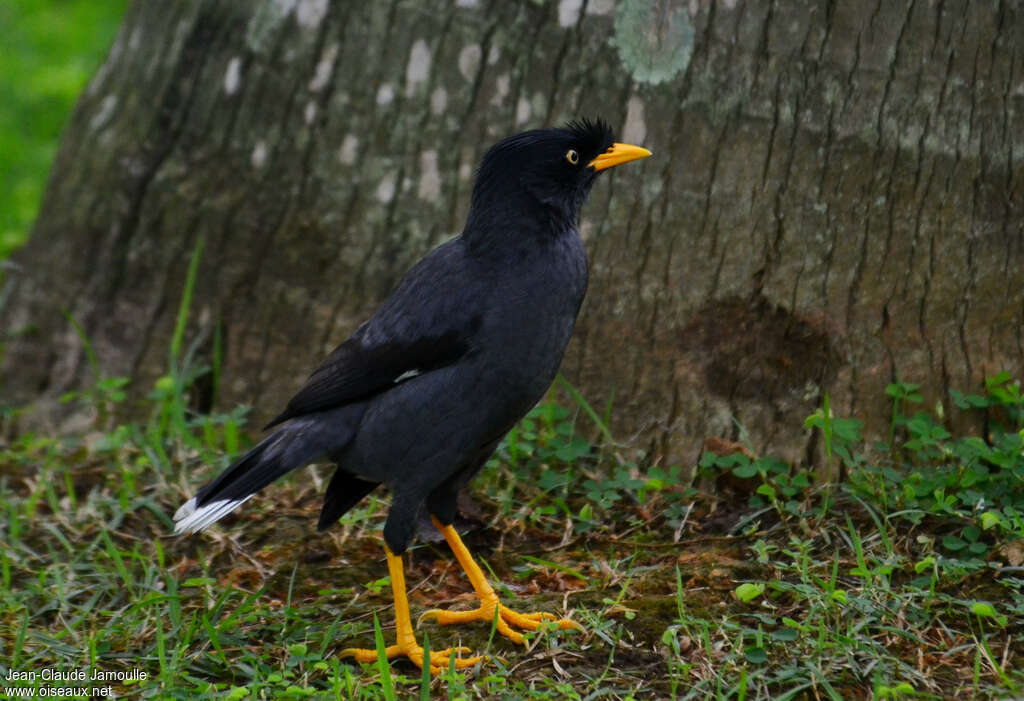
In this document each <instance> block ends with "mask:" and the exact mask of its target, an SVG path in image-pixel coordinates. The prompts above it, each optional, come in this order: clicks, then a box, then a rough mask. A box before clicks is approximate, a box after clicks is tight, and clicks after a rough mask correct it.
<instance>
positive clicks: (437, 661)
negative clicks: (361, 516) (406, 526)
mask: <svg viewBox="0 0 1024 701" xmlns="http://www.w3.org/2000/svg"><path fill="white" fill-rule="evenodd" d="M384 552H385V553H386V554H387V558H388V573H389V574H390V575H391V590H392V592H393V593H394V597H395V628H396V629H397V633H396V638H397V642H396V644H395V645H390V646H388V648H387V650H386V654H387V658H388V659H389V660H390V659H394V658H395V657H408V658H409V659H410V660H412V661H413V663H415V664H416V666H417V667H420V668H421V669H422V668H423V648H422V647H420V644H419V643H417V642H416V635H415V634H414V633H413V631H412V618H411V617H410V616H409V599H408V597H407V596H406V593H405V570H404V568H403V567H402V557H401V556H400V555H395V554H394V553H393V552H391V549H390V548H389V547H388V546H387V545H385V546H384ZM461 652H469V648H465V647H460V648H447V649H445V650H438V651H436V652H434V651H431V653H430V660H429V661H428V664H429V665H430V671H431V673H433V674H438V673H440V672H441V670H442V669H444V668H447V667H448V663H449V658H450V657H451V656H452V654H453V653H456V654H457V653H461ZM341 657H354V658H355V659H356V661H357V662H375V661H376V660H377V651H376V650H370V649H367V648H355V647H350V648H348V649H346V650H342V651H341ZM482 659H483V657H456V659H455V667H456V669H462V668H464V667H472V666H473V665H475V664H476V663H477V662H479V661H480V660H482Z"/></svg>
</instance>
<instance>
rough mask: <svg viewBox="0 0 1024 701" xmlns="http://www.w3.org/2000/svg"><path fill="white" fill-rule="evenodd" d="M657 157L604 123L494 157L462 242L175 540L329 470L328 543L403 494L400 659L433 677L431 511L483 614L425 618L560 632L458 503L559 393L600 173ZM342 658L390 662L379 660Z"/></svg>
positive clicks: (409, 277) (374, 324)
mask: <svg viewBox="0 0 1024 701" xmlns="http://www.w3.org/2000/svg"><path fill="white" fill-rule="evenodd" d="M649 155H651V152H650V151H648V150H647V149H644V148H641V147H639V146H630V145H628V144H621V143H615V141H614V137H613V134H612V130H611V128H610V127H609V126H608V125H607V124H606V123H604V122H602V121H600V120H598V121H588V120H583V121H577V122H571V123H569V124H568V125H566V126H565V127H564V128H561V129H539V130H534V131H527V132H524V133H521V134H516V135H515V136H511V137H509V138H507V139H505V140H503V141H501V142H499V143H498V144H496V145H495V146H493V147H492V148H491V149H490V150H489V151H488V152H487V154H486V155H485V156H484V159H483V162H482V163H481V165H480V169H479V171H478V172H477V178H476V184H475V186H474V188H473V195H472V201H471V204H470V209H469V216H468V218H467V220H466V226H465V228H464V229H463V231H462V234H461V235H460V236H458V237H456V238H454V239H452V240H450V241H448V242H447V243H444V244H442V245H441V246H439V247H438V248H436V249H434V250H433V251H432V252H431V253H430V254H428V255H427V256H426V257H425V258H423V260H421V261H420V262H419V263H417V264H416V265H415V266H413V268H412V269H411V270H410V271H409V272H408V273H407V274H406V276H405V278H404V279H403V280H402V281H401V282H400V283H399V285H398V287H397V288H396V289H395V290H394V292H392V294H391V296H390V297H389V298H388V299H387V300H385V301H384V303H383V304H382V305H381V307H380V308H379V309H378V310H377V312H376V313H375V314H374V315H373V316H372V317H371V318H370V319H369V320H368V321H366V322H365V323H364V324H363V325H362V326H360V327H359V328H358V329H356V331H355V333H353V334H352V336H351V337H350V338H349V339H348V340H347V341H345V342H344V343H342V344H341V345H340V346H338V347H337V348H336V349H335V350H334V351H333V352H332V353H331V354H330V355H329V356H328V357H327V359H326V360H325V361H324V362H323V364H322V365H321V366H320V367H319V368H317V370H316V371H315V372H314V373H313V374H312V375H311V376H310V378H309V380H308V381H307V382H306V385H305V386H304V387H303V388H302V389H300V390H299V392H298V394H296V395H295V396H294V397H293V398H292V400H291V401H290V402H288V406H287V407H285V410H284V411H283V412H281V413H280V414H279V415H278V416H277V418H275V419H274V420H273V421H271V422H270V424H268V425H267V427H266V428H270V427H277V429H276V430H275V431H274V432H273V433H272V434H270V435H269V436H268V437H267V438H265V439H264V440H263V441H262V442H261V443H259V444H258V445H256V446H255V447H254V448H253V449H252V450H250V451H249V452H248V453H246V454H245V455H243V456H242V457H241V458H239V459H238V460H237V461H236V462H235V463H234V464H232V465H231V466H230V467H228V468H227V469H226V470H225V471H224V472H223V473H221V474H220V475H219V476H218V477H217V478H216V479H214V480H213V481H212V482H210V483H209V484H207V485H206V486H204V487H203V488H202V489H200V490H199V491H198V492H197V493H196V495H195V496H194V497H192V498H191V499H190V500H188V502H186V503H185V504H184V505H183V506H182V507H181V508H180V509H178V511H177V513H175V514H174V520H175V533H185V532H196V531H200V530H203V529H204V528H206V527H207V526H209V525H210V524H212V523H214V522H215V521H217V520H218V519H220V518H221V517H223V516H225V515H226V514H228V513H230V512H231V511H233V510H234V509H236V508H237V507H238V506H240V505H241V504H242V503H244V502H245V501H246V500H247V499H249V498H250V497H252V495H253V494H255V493H256V492H257V491H259V490H260V489H262V488H263V487H265V486H267V485H268V484H270V483H271V482H273V481H274V480H276V479H278V478H279V477H281V476H282V475H284V474H285V473H287V472H289V471H291V470H294V469H295V468H297V467H301V466H303V465H305V464H307V463H309V462H312V461H314V460H318V459H324V458H326V459H329V460H330V461H332V462H335V463H337V465H338V467H337V469H336V470H335V472H334V475H333V477H332V478H331V482H330V484H329V485H328V487H327V493H326V495H325V496H324V505H323V510H322V511H321V512H320V523H319V528H320V529H321V530H323V529H326V528H328V527H330V526H331V525H332V524H333V523H335V522H336V521H337V520H338V519H339V518H340V517H341V515H342V514H344V513H345V512H346V511H348V510H349V509H351V508H352V507H353V506H354V505H355V504H356V503H358V502H359V501H360V500H361V499H362V498H363V497H365V496H366V495H367V494H369V493H370V492H371V491H373V489H374V488H375V487H377V486H378V485H380V484H386V485H387V486H388V487H389V488H390V490H391V494H392V503H391V510H390V511H389V512H388V518H387V522H386V524H385V526H384V541H385V544H386V545H385V552H386V554H387V561H388V570H389V572H390V574H391V586H392V588H393V590H394V599H395V617H396V627H397V637H398V642H397V644H396V645H392V646H391V647H389V648H388V650H387V655H388V658H389V659H390V658H392V657H397V656H401V655H404V656H407V657H409V658H410V659H412V660H413V662H415V663H416V664H417V665H420V666H422V665H423V663H424V660H423V649H422V648H421V647H420V646H419V644H418V643H417V642H416V638H415V636H414V634H413V629H412V622H411V620H410V617H409V603H408V600H407V598H406V591H405V576H404V573H403V569H402V560H401V554H402V553H403V552H405V549H406V548H407V547H408V545H409V542H410V541H411V540H412V538H413V535H414V534H415V531H416V524H417V514H418V512H419V511H420V509H421V508H422V507H423V506H424V505H425V506H426V508H427V510H428V511H429V513H430V514H431V516H432V518H433V520H434V524H435V525H436V526H437V527H438V529H439V530H440V531H441V533H442V534H444V537H445V539H446V540H447V541H448V544H449V545H450V546H451V548H452V550H453V552H454V553H455V556H456V558H457V559H458V561H459V564H460V565H462V568H463V569H464V570H465V572H466V574H467V576H468V577H469V579H470V582H471V583H472V585H473V587H474V589H475V590H476V593H477V595H478V596H479V598H480V607H479V608H478V609H476V610H474V611H441V610H434V611H428V612H427V613H425V614H424V615H423V617H430V618H434V619H435V620H437V621H438V622H439V623H442V624H448V623H456V622H462V621H469V620H482V621H486V622H488V623H490V622H492V621H494V620H495V614H496V610H497V613H498V614H500V615H498V616H497V625H498V630H499V631H500V632H501V633H502V634H504V635H505V636H507V637H509V638H510V639H512V640H514V641H516V642H522V641H523V636H522V635H521V634H520V633H519V632H518V631H516V630H514V629H513V628H512V626H515V627H517V628H522V629H528V630H535V629H537V628H538V627H540V624H541V622H542V621H545V620H552V621H553V620H554V619H555V617H554V616H552V615H551V614H543V613H530V614H521V613H517V612H515V611H512V610H510V609H508V608H507V607H505V606H504V605H502V604H501V603H500V602H499V601H498V597H497V595H496V594H495V593H494V590H493V589H492V588H491V586H490V584H488V583H487V580H486V579H485V577H484V575H483V572H482V571H481V569H480V567H479V566H478V565H477V564H476V563H475V562H474V561H473V558H472V556H471V555H470V553H469V551H468V550H467V549H466V547H465V546H464V545H463V543H462V540H461V539H460V538H459V535H458V533H457V532H456V531H455V529H454V528H452V526H451V524H452V521H453V520H454V518H455V502H456V496H457V494H458V491H459V489H461V488H462V487H463V486H465V485H466V483H467V482H469V480H470V479H471V478H472V477H473V476H474V475H475V474H476V473H477V471H478V470H479V469H480V468H481V466H482V465H483V464H484V462H485V461H486V460H487V458H488V457H490V455H491V453H492V452H494V449H495V448H496V447H497V445H498V442H499V441H500V440H501V438H502V437H503V436H504V435H505V434H506V433H507V432H508V431H509V429H511V428H512V426H513V425H514V424H515V423H516V422H517V421H518V420H519V419H520V418H522V416H523V415H524V414H526V412H527V411H529V409H530V408H531V407H532V406H533V405H534V404H536V402H537V401H538V400H540V398H541V397H542V396H543V395H544V393H545V392H546V391H547V389H548V387H549V386H550V384H551V382H552V380H553V379H554V377H555V373H556V372H557V370H558V367H559V364H560V363H561V360H562V355H563V353H564V352H565V347H566V344H567V343H568V342H569V336H570V335H571V334H572V330H573V325H574V324H575V321H576V315H577V313H578V312H579V309H580V304H581V303H582V302H583V295H584V293H585V292H586V288H587V258H586V254H585V252H584V249H583V243H582V241H581V240H580V236H579V215H580V207H581V206H582V205H583V202H584V200H586V198H587V195H588V194H589V193H590V188H591V186H592V185H593V184H594V181H595V180H596V178H597V175H598V173H600V172H601V171H603V170H605V169H606V168H610V167H612V166H615V165H618V164H620V163H627V162H629V161H632V160H636V159H638V158H645V157H647V156H649ZM555 622H556V623H557V625H559V626H561V627H563V628H569V627H578V626H577V624H575V623H573V622H572V621H569V620H565V619H563V620H559V621H555ZM451 653H452V650H451V649H448V650H441V651H438V652H434V653H432V656H431V659H430V660H427V664H429V665H430V666H431V668H432V669H433V670H434V671H437V670H438V669H439V668H441V667H444V666H447V664H448V657H449V656H450V655H451ZM343 654H345V655H349V656H354V657H355V658H356V659H358V660H360V661H371V660H375V659H376V657H377V653H376V651H374V650H359V649H350V650H346V651H344V653H343ZM479 659H480V658H479V657H473V658H460V659H457V660H456V665H457V666H458V667H465V666H470V665H473V664H475V663H476V662H477V661H478V660H479Z"/></svg>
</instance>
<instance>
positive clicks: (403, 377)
mask: <svg viewBox="0 0 1024 701" xmlns="http://www.w3.org/2000/svg"><path fill="white" fill-rule="evenodd" d="M420 374H421V373H420V371H419V370H406V371H405V372H403V373H402V374H401V375H399V376H398V377H396V378H395V384H396V385H397V384H398V383H399V382H405V381H406V380H411V379H412V378H414V377H416V376H417V375H420Z"/></svg>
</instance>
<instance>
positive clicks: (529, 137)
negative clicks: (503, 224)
mask: <svg viewBox="0 0 1024 701" xmlns="http://www.w3.org/2000/svg"><path fill="white" fill-rule="evenodd" d="M650 155H651V152H650V151H648V150H647V149H645V148H642V147H640V146H631V145H629V144H621V143H617V142H616V141H615V136H614V134H613V133H612V129H611V127H610V126H608V124H607V123H605V122H604V121H602V120H600V119H598V120H594V121H591V120H588V119H582V120H578V121H573V122H569V123H568V124H567V125H565V126H564V127H562V128H560V129H535V130H533V131H526V132H523V133H521V134H516V135H515V136H510V137H508V138H507V139H504V140H502V141H499V142H498V143H497V144H495V145H494V146H492V147H491V148H490V150H488V151H487V154H486V155H485V156H484V159H483V162H482V163H481V164H480V169H479V171H478V172H477V178H476V185H475V186H474V187H473V202H472V208H471V213H470V217H471V219H472V218H473V217H474V216H479V215H484V216H487V217H489V218H493V217H494V216H495V215H497V214H499V213H500V212H501V211H502V210H508V211H512V210H513V209H514V210H515V211H519V212H522V211H530V212H534V213H535V216H536V217H537V218H538V219H544V220H546V221H549V222H551V224H553V225H554V226H556V227H559V228H563V227H565V226H573V227H575V226H576V224H577V221H578V218H579V211H580V207H581V206H582V205H583V202H584V201H585V200H586V198H587V195H588V194H590V188H591V187H592V186H593V184H594V181H595V180H596V179H597V176H598V175H599V174H600V173H601V172H602V171H604V170H606V169H608V168H611V167H612V166H616V165H620V164H622V163H628V162H629V161H634V160H636V159H638V158H646V157H647V156H650ZM526 203H529V207H528V208H527V209H524V208H523V206H522V205H523V204H526ZM485 212H486V213H487V214H486V215H485V214H484V213H485ZM509 223H511V224H513V225H515V222H509Z"/></svg>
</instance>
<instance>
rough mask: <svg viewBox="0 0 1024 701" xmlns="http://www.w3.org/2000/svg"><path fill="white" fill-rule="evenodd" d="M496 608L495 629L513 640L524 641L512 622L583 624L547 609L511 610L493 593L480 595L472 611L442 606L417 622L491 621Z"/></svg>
mask: <svg viewBox="0 0 1024 701" xmlns="http://www.w3.org/2000/svg"><path fill="white" fill-rule="evenodd" d="M495 611H497V627H498V632H499V633H501V634H502V635H504V636H505V637H506V638H508V639H509V640H511V641H512V642H515V643H522V644H525V643H526V639H525V638H524V637H523V635H522V633H520V632H519V631H517V630H513V628H512V626H515V627H516V628H522V629H523V630H537V629H538V628H540V627H541V626H542V625H544V624H550V625H553V626H554V627H556V628H561V629H563V630H567V629H570V628H573V629H575V630H583V626H581V625H580V624H579V623H577V622H576V621H570V620H569V619H568V618H558V617H557V616H554V615H552V614H550V613H543V612H542V613H519V612H518V611H513V610H512V609H510V608H509V607H508V606H505V605H504V604H503V603H501V602H500V601H498V597H497V596H496V595H494V596H488V597H486V598H485V597H481V602H480V608H476V609H473V610H472V611H446V610H445V609H431V610H430V611H425V612H424V613H423V615H422V616H420V617H419V620H418V621H417V625H419V624H420V623H422V622H423V621H425V620H434V621H437V622H438V623H440V624H441V625H443V626H450V625H453V624H455V623H466V622H468V621H484V622H485V623H493V622H494V621H495Z"/></svg>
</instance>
